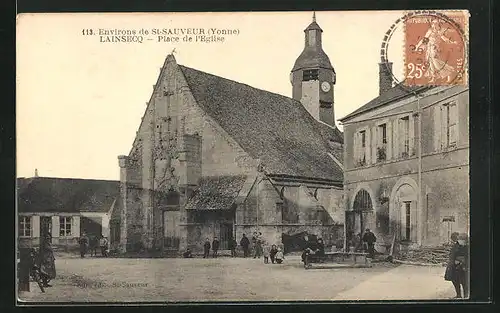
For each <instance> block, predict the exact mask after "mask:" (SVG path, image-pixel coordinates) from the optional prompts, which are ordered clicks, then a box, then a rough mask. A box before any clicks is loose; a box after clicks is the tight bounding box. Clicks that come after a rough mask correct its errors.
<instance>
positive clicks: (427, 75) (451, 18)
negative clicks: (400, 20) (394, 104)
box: [404, 11, 468, 86]
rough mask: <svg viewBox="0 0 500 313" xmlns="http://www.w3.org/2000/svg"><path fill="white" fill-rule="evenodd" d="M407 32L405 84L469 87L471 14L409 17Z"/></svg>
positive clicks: (427, 14) (459, 13)
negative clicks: (468, 49) (468, 56)
mask: <svg viewBox="0 0 500 313" xmlns="http://www.w3.org/2000/svg"><path fill="white" fill-rule="evenodd" d="M404 31H405V34H404V36H405V37H404V38H405V42H404V58H405V62H404V66H405V72H404V75H405V80H404V83H405V85H407V86H422V85H434V86H440V85H441V86H442V85H467V83H468V81H467V70H468V69H467V45H468V39H467V38H468V13H467V11H442V12H427V13H417V14H413V15H412V14H409V15H407V18H406V19H405V21H404Z"/></svg>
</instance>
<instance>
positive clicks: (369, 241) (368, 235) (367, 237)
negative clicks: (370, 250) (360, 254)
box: [363, 232, 377, 245]
mask: <svg viewBox="0 0 500 313" xmlns="http://www.w3.org/2000/svg"><path fill="white" fill-rule="evenodd" d="M376 241H377V237H375V234H373V233H372V232H369V233H365V234H364V235H363V242H366V243H367V244H369V245H370V244H373V243H374V242H376Z"/></svg>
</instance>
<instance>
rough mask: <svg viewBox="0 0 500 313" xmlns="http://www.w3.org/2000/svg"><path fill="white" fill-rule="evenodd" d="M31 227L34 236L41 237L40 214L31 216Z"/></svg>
mask: <svg viewBox="0 0 500 313" xmlns="http://www.w3.org/2000/svg"><path fill="white" fill-rule="evenodd" d="M31 229H32V236H33V237H34V238H38V237H40V216H39V215H33V216H32V217H31Z"/></svg>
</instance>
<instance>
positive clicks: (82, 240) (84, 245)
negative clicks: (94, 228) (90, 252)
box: [78, 232, 89, 258]
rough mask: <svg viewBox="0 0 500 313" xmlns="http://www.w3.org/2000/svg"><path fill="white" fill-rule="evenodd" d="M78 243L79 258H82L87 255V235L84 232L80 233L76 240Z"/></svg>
mask: <svg viewBox="0 0 500 313" xmlns="http://www.w3.org/2000/svg"><path fill="white" fill-rule="evenodd" d="M78 243H79V244H80V256H81V257H82V258H84V257H85V253H87V247H88V245H89V237H87V234H86V233H85V232H83V233H82V236H81V237H80V239H79V240H78Z"/></svg>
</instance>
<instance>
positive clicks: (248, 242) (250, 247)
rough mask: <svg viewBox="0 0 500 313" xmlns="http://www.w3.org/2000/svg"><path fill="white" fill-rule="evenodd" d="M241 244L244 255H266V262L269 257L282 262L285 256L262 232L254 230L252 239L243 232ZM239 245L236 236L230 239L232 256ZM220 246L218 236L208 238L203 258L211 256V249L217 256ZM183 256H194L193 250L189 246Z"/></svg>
mask: <svg viewBox="0 0 500 313" xmlns="http://www.w3.org/2000/svg"><path fill="white" fill-rule="evenodd" d="M240 246H241V248H242V250H243V257H245V258H246V257H249V256H250V253H252V254H253V257H254V258H260V257H262V256H263V257H264V263H265V264H267V263H269V259H270V260H271V262H272V263H282V262H283V259H284V256H283V251H282V250H281V248H279V247H278V246H277V245H274V244H273V245H271V246H269V245H268V244H267V242H266V241H265V240H264V239H263V238H262V233H257V232H254V233H253V236H252V238H251V239H248V237H247V236H246V234H243V236H242V238H241V240H240ZM237 247H238V242H236V240H235V239H234V238H230V239H229V241H228V248H229V250H230V251H231V256H232V257H236V255H237V254H236V248H237ZM219 248H220V242H219V240H218V239H217V237H214V239H213V240H212V241H211V242H210V239H209V238H206V240H205V242H204V244H203V258H204V259H206V258H209V257H210V251H212V257H213V258H217V256H218V252H219ZM182 256H183V257H184V258H192V257H193V252H192V251H191V249H190V248H187V249H186V250H185V251H184V252H183V253H182Z"/></svg>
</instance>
